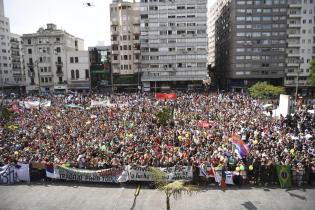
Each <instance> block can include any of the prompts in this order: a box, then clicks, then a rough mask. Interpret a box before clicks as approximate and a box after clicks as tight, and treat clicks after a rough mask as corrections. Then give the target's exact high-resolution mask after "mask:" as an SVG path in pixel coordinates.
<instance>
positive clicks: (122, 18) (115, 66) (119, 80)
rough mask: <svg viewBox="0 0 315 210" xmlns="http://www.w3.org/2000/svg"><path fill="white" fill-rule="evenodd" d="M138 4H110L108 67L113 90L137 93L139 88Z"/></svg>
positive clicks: (124, 1) (119, 0)
mask: <svg viewBox="0 0 315 210" xmlns="http://www.w3.org/2000/svg"><path fill="white" fill-rule="evenodd" d="M139 18H140V16H139V3H137V2H135V1H134V0H133V1H127V0H113V2H112V4H110V20H111V22H110V33H111V50H112V51H111V63H112V66H111V68H112V73H113V87H114V89H115V90H118V91H119V90H120V91H129V90H133V91H136V90H138V88H139V86H140V77H141V75H140V74H141V73H140V66H139V62H140V41H139V36H140V19H139Z"/></svg>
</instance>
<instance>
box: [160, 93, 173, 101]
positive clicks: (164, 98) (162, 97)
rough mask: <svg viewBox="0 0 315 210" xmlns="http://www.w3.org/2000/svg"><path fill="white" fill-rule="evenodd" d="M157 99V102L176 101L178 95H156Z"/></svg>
mask: <svg viewBox="0 0 315 210" xmlns="http://www.w3.org/2000/svg"><path fill="white" fill-rule="evenodd" d="M155 98H156V99H157V100H175V99H176V98H177V96H176V93H156V94H155Z"/></svg>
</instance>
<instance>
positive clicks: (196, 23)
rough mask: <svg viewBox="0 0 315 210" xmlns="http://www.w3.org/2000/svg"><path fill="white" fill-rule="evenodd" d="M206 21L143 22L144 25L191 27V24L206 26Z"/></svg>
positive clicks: (142, 25)
mask: <svg viewBox="0 0 315 210" xmlns="http://www.w3.org/2000/svg"><path fill="white" fill-rule="evenodd" d="M206 25H207V24H206V23H204V22H168V23H166V22H163V23H141V24H140V26H141V27H142V28H143V27H175V26H177V27H189V26H206Z"/></svg>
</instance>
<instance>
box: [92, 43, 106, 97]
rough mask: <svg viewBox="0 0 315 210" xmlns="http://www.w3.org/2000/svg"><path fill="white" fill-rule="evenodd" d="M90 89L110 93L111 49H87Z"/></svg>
mask: <svg viewBox="0 0 315 210" xmlns="http://www.w3.org/2000/svg"><path fill="white" fill-rule="evenodd" d="M89 57H90V74H91V89H92V90H101V89H102V91H108V92H109V91H111V80H112V77H111V76H112V75H111V59H110V58H111V47H110V46H95V47H89Z"/></svg>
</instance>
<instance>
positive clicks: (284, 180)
mask: <svg viewBox="0 0 315 210" xmlns="http://www.w3.org/2000/svg"><path fill="white" fill-rule="evenodd" d="M276 168H277V174H278V177H279V182H280V185H281V188H290V187H291V184H292V182H291V167H290V166H281V165H277V167H276Z"/></svg>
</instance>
